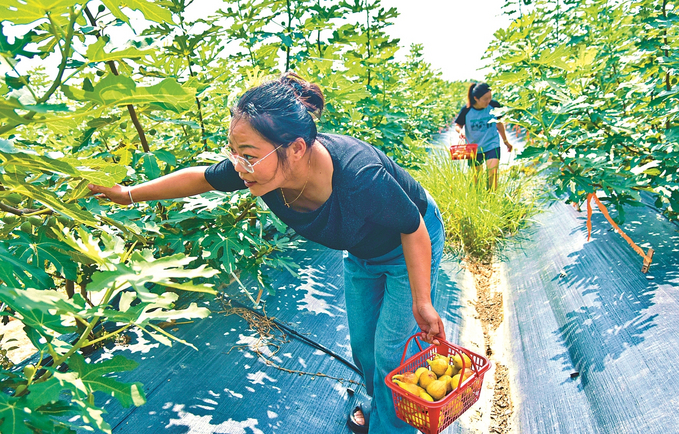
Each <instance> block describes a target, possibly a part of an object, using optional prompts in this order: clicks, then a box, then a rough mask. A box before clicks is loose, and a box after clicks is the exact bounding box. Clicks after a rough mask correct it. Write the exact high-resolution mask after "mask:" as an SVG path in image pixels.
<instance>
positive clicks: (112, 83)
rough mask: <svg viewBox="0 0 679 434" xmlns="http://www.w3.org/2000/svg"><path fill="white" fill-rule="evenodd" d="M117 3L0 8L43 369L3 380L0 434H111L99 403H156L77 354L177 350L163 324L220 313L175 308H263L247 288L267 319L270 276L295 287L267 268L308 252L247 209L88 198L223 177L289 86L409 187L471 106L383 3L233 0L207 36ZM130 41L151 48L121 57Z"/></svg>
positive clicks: (37, 1) (1, 189) (17, 231)
mask: <svg viewBox="0 0 679 434" xmlns="http://www.w3.org/2000/svg"><path fill="white" fill-rule="evenodd" d="M122 4H123V3H120V2H117V1H113V0H102V2H101V5H99V3H95V4H94V5H93V4H91V3H89V2H76V0H72V1H71V0H27V1H23V0H22V1H19V0H9V1H5V2H3V4H2V5H0V20H1V22H2V27H0V55H1V56H2V59H1V61H2V62H3V67H5V70H6V71H7V72H6V74H5V75H4V77H2V78H3V79H2V80H0V217H2V222H1V223H0V257H1V258H2V260H1V261H0V301H1V302H2V303H3V304H2V306H3V309H4V311H3V315H12V316H15V317H17V318H18V319H19V320H21V321H22V322H23V324H24V326H25V330H26V332H27V335H28V337H29V338H30V340H31V342H32V343H33V345H34V346H35V347H36V348H37V349H38V352H39V361H38V362H37V365H36V366H28V367H26V368H24V369H23V371H7V370H4V369H3V370H2V371H0V372H1V374H0V383H1V384H2V391H1V392H0V432H12V433H16V434H23V433H31V432H50V433H56V432H59V433H68V432H74V431H75V430H76V429H78V428H81V427H89V428H92V429H95V430H98V431H104V432H110V427H109V425H108V424H107V423H106V421H105V420H104V418H103V416H102V412H101V409H100V408H98V407H97V405H96V404H95V400H94V393H95V392H104V393H105V394H107V395H109V396H113V397H115V398H116V399H117V400H118V401H119V402H120V403H121V405H123V406H129V405H141V404H143V403H144V401H145V398H144V392H143V388H142V386H141V385H140V384H138V383H130V384H123V383H121V382H118V381H116V380H114V379H113V378H111V377H110V375H109V374H112V373H115V372H120V371H126V370H130V369H134V368H135V366H136V364H135V363H134V362H131V361H129V360H127V359H125V358H124V357H122V356H116V357H115V358H113V359H111V360H108V361H105V362H102V363H97V364H96V365H95V364H91V363H90V362H88V361H87V360H86V359H85V358H84V357H83V355H82V354H84V353H86V352H87V351H89V350H91V349H92V348H93V347H94V346H96V345H101V344H102V342H106V341H107V340H111V339H113V338H115V337H116V335H118V334H119V333H122V332H124V331H125V330H127V329H128V328H130V327H138V328H140V329H141V330H143V331H144V332H145V333H146V335H147V336H148V337H150V338H152V339H155V340H157V341H159V342H161V343H163V344H165V345H171V343H172V341H173V340H176V338H175V337H174V336H172V335H171V334H169V333H168V332H167V331H165V330H164V329H163V328H161V327H159V326H158V323H159V322H160V321H171V320H175V319H182V318H202V317H205V316H206V315H208V314H209V312H208V311H207V309H205V308H200V307H197V306H196V305H195V304H188V305H187V304H186V303H185V304H182V305H181V307H178V302H177V301H178V300H179V295H178V293H181V291H198V292H204V293H214V290H215V288H221V287H223V286H225V285H226V284H228V283H229V282H230V281H231V280H234V279H235V280H237V281H238V282H241V281H243V278H244V277H246V276H249V277H251V278H252V281H254V282H256V286H255V287H254V291H253V288H246V287H245V286H244V285H243V284H241V285H240V287H241V288H242V291H243V293H244V294H245V295H247V296H249V297H250V298H251V299H252V302H253V303H256V302H257V300H255V299H256V298H257V295H256V294H257V291H259V294H261V292H262V290H264V289H269V290H270V289H271V285H270V281H269V280H268V278H267V276H266V274H265V273H264V272H263V268H262V267H264V266H269V267H274V268H279V269H280V268H288V269H290V270H291V271H294V270H295V265H294V264H292V263H291V262H290V261H289V260H287V259H286V258H285V257H284V256H281V255H280V254H278V255H273V253H276V252H281V251H282V250H284V249H285V248H288V247H290V246H291V245H294V243H293V242H291V241H290V240H289V239H288V238H286V237H285V235H284V233H285V232H284V230H285V228H284V227H283V226H282V225H281V223H280V222H279V221H278V220H277V219H276V218H275V216H273V215H271V214H270V213H268V212H267V210H266V208H265V207H264V205H263V204H262V203H261V202H259V201H258V200H255V199H254V198H252V197H251V196H249V195H248V194H246V193H234V194H221V193H210V194H205V195H202V196H201V197H199V198H187V199H183V200H175V201H159V202H153V203H146V204H137V205H135V206H133V207H120V206H117V205H114V204H111V203H107V202H103V201H99V200H98V199H96V198H93V197H90V196H89V193H88V189H87V184H88V183H96V184H102V185H107V186H111V185H113V184H114V183H122V184H136V183H140V182H144V181H147V180H151V179H154V178H157V177H159V176H162V175H164V174H167V173H170V172H172V171H175V170H177V169H181V168H184V167H188V166H191V165H196V164H210V163H212V162H215V161H218V160H220V159H222V158H223V157H224V156H223V155H220V153H221V152H222V150H223V149H224V147H225V145H226V138H227V132H228V119H229V107H230V106H231V105H232V104H233V102H234V101H235V99H236V98H237V96H238V95H239V94H240V93H241V92H243V90H244V89H246V88H248V87H249V86H251V85H253V84H256V83H258V82H259V81H260V80H262V79H264V78H266V77H268V76H271V75H277V74H280V73H281V72H282V71H284V70H295V71H296V72H298V73H299V74H300V75H302V76H304V77H306V78H308V79H310V80H311V81H315V82H317V83H319V84H320V86H321V87H322V88H323V90H324V91H325V93H326V97H327V110H326V113H325V115H324V116H323V117H322V119H321V120H320V126H321V129H322V130H323V131H333V132H339V133H347V134H351V135H354V136H356V137H359V138H361V139H364V140H366V141H368V142H370V143H372V144H374V145H375V146H378V147H380V148H381V149H383V150H384V151H385V152H387V153H388V154H389V155H391V156H392V157H394V158H395V159H396V160H397V161H398V162H399V163H401V164H402V165H404V166H407V167H410V168H415V167H417V166H418V165H419V164H420V163H421V161H422V159H423V156H424V147H423V143H424V142H425V141H427V140H428V139H430V138H431V136H432V134H433V133H435V132H437V131H438V130H439V128H440V127H442V126H444V125H445V124H447V123H449V121H450V119H449V116H450V115H452V114H453V113H454V112H455V111H457V108H458V107H459V105H460V98H459V95H458V94H459V90H460V87H461V85H460V84H455V83H448V82H445V81H443V80H442V79H441V78H440V77H439V76H438V73H436V72H434V71H432V70H431V69H430V67H429V65H427V64H426V63H425V62H424V61H423V58H422V53H421V47H417V46H414V47H413V48H412V50H411V51H410V54H409V56H408V57H407V60H406V61H403V62H397V61H395V60H394V58H393V56H394V54H395V53H396V51H397V49H398V47H397V41H395V40H394V39H392V38H390V37H389V36H388V35H387V33H386V29H387V28H388V26H389V23H390V20H392V19H393V18H394V17H395V16H396V13H397V12H396V11H395V10H394V9H390V10H385V9H384V8H383V7H382V6H381V5H380V2H379V0H360V1H359V0H351V1H349V0H332V1H331V0H313V1H310V0H286V1H281V0H238V1H237V0H231V1H225V2H224V3H223V4H222V6H223V7H222V9H221V10H219V11H216V12H215V13H214V14H213V15H212V16H210V17H206V16H202V17H201V18H199V19H191V18H189V17H190V13H189V11H188V9H187V8H188V7H189V6H190V2H188V1H183V0H174V1H156V2H145V1H142V2H127V3H125V4H128V5H131V6H132V7H134V8H135V9H137V12H135V13H136V14H139V13H141V14H142V15H143V16H144V17H145V18H146V20H147V21H146V23H147V24H138V23H140V21H138V20H137V21H133V20H131V19H130V18H129V15H130V10H129V9H121V7H122V6H121V5H122ZM98 5H99V6H98ZM132 23H136V24H134V25H133V24H132ZM142 23H143V22H142ZM131 26H132V27H135V28H134V30H135V34H136V35H138V36H135V37H134V38H133V39H132V40H129V41H128V40H119V39H118V38H119V36H117V35H120V34H121V33H120V31H119V30H120V29H124V28H129V27H131ZM116 29H118V30H116ZM10 35H12V36H10ZM41 64H44V65H53V67H49V68H45V67H43V66H36V65H41ZM102 323H107V324H108V325H112V324H113V325H115V327H114V330H113V331H110V327H107V328H106V329H104V328H102V327H100V325H101V324H102ZM105 330H109V331H108V332H106V331H105ZM182 343H184V344H187V345H190V343H187V342H182Z"/></svg>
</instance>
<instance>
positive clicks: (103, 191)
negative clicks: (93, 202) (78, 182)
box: [87, 184, 133, 205]
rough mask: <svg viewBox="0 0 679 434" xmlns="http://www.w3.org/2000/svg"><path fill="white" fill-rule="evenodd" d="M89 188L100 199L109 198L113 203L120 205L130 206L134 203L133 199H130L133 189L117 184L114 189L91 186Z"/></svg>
mask: <svg viewBox="0 0 679 434" xmlns="http://www.w3.org/2000/svg"><path fill="white" fill-rule="evenodd" d="M87 188H89V189H90V191H91V192H92V193H94V195H95V197H96V198H98V199H103V198H107V199H108V200H110V201H111V202H115V203H117V204H119V205H130V204H132V203H133V202H132V198H130V188H131V187H125V186H122V185H120V184H116V185H114V186H113V187H104V186H101V185H95V184H89V185H88V186H87Z"/></svg>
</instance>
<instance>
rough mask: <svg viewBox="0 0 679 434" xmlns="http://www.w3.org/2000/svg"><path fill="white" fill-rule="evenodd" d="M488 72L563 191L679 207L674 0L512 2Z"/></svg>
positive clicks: (671, 210) (618, 203)
mask: <svg viewBox="0 0 679 434" xmlns="http://www.w3.org/2000/svg"><path fill="white" fill-rule="evenodd" d="M505 10H506V11H507V13H509V14H511V15H512V16H513V17H515V18H516V19H515V21H514V22H513V23H512V24H511V25H510V27H509V28H507V29H504V30H499V31H498V32H497V33H496V34H495V37H496V39H495V41H494V42H493V43H492V44H491V47H490V48H489V53H488V54H489V56H490V57H491V58H493V63H492V66H493V69H494V72H493V74H492V76H491V77H490V79H491V81H492V82H493V83H494V85H495V88H496V89H501V91H502V98H503V101H504V102H505V103H506V104H507V106H509V107H510V108H509V109H508V110H507V112H506V117H505V119H506V122H508V123H514V124H517V125H520V126H522V127H523V128H525V130H526V131H527V132H528V137H529V142H530V143H529V144H530V145H529V146H528V147H527V148H526V149H525V150H524V152H523V154H522V156H523V157H525V158H539V159H540V161H542V162H544V163H545V164H546V165H547V166H548V167H550V168H551V169H553V170H551V171H549V175H550V177H551V180H552V181H553V182H554V183H555V185H556V186H557V188H556V193H557V195H559V196H560V197H561V196H563V195H566V196H567V197H568V201H570V202H573V203H576V204H582V203H583V201H584V200H585V198H586V197H587V195H588V194H589V193H594V192H598V191H603V192H604V193H605V196H606V197H605V200H606V201H608V202H609V203H611V204H613V205H614V206H615V207H616V208H617V211H618V214H617V216H618V219H619V220H624V209H623V206H622V205H624V204H632V205H635V204H639V200H640V198H641V197H640V192H642V191H645V192H648V193H650V194H651V195H652V196H653V197H654V198H655V204H656V206H657V207H659V208H661V209H663V210H664V211H665V213H666V214H667V215H668V216H670V217H672V218H676V217H677V215H678V213H679V173H678V171H679V124H678V123H677V121H678V117H679V111H678V110H677V107H679V104H678V98H679V86H677V69H678V67H679V57H678V54H677V49H679V25H678V24H679V15H678V12H679V11H678V10H677V4H676V2H669V1H667V0H635V1H629V0H577V1H575V0H570V1H556V2H554V1H551V0H535V1H526V0H511V1H508V2H507V3H506V5H505Z"/></svg>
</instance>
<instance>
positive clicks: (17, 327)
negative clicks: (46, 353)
mask: <svg viewBox="0 0 679 434" xmlns="http://www.w3.org/2000/svg"><path fill="white" fill-rule="evenodd" d="M0 335H3V338H2V342H0V348H4V349H9V348H12V347H17V348H16V349H13V350H11V351H7V358H9V360H11V362H12V363H13V364H15V365H16V364H18V363H20V362H21V361H22V360H25V359H26V358H27V357H29V356H30V355H31V354H33V353H34V352H35V347H34V346H33V344H31V341H30V340H29V339H28V338H27V337H26V333H24V329H23V323H22V322H21V321H19V320H17V319H14V318H10V320H9V323H7V324H6V325H5V324H2V323H0ZM9 339H15V340H14V341H8V340H9Z"/></svg>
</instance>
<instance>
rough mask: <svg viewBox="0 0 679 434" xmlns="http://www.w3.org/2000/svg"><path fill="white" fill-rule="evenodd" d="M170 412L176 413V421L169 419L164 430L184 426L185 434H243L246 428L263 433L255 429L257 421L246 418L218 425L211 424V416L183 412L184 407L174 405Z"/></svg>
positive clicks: (256, 433)
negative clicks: (186, 429)
mask: <svg viewBox="0 0 679 434" xmlns="http://www.w3.org/2000/svg"><path fill="white" fill-rule="evenodd" d="M172 411H174V412H176V413H177V416H178V419H170V423H168V424H167V425H165V429H168V428H170V427H173V426H185V427H188V428H189V430H188V431H186V434H213V433H214V434H219V433H222V434H245V433H246V432H249V431H246V428H249V429H250V430H252V433H253V434H264V431H262V430H260V429H257V428H256V426H257V424H258V421H257V419H252V418H248V419H246V420H244V421H242V422H238V421H235V420H233V419H229V420H227V421H225V422H222V423H220V424H218V425H213V424H212V416H210V415H206V416H198V415H196V414H192V413H188V412H186V411H184V405H175V406H174V407H173V408H172Z"/></svg>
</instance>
